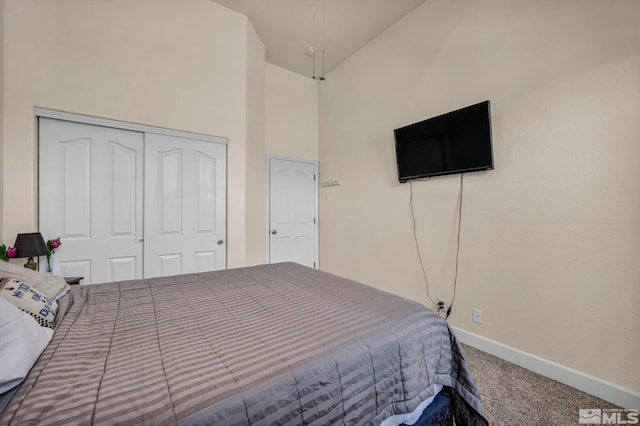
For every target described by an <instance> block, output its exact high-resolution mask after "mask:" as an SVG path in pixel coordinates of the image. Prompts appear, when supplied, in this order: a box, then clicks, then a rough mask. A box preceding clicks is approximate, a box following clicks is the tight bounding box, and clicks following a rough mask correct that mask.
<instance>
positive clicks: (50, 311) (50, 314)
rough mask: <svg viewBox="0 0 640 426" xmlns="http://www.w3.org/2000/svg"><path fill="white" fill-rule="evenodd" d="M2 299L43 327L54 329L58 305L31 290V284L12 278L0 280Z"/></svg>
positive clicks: (0, 295)
mask: <svg viewBox="0 0 640 426" xmlns="http://www.w3.org/2000/svg"><path fill="white" fill-rule="evenodd" d="M0 297H2V298H4V299H6V300H8V301H9V302H11V303H13V304H14V305H15V306H16V307H17V308H18V309H20V310H21V311H24V312H26V313H28V314H29V315H31V316H32V317H33V318H35V320H36V321H38V324H40V325H41V326H43V327H49V328H54V326H55V325H54V319H55V317H56V313H57V312H58V304H57V303H56V301H55V300H53V299H51V298H48V297H46V296H43V295H42V294H40V293H39V292H37V291H36V290H34V289H33V288H31V286H30V285H29V284H26V283H23V282H22V281H18V280H14V279H11V278H2V279H0Z"/></svg>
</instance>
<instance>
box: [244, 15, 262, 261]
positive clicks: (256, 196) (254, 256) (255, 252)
mask: <svg viewBox="0 0 640 426" xmlns="http://www.w3.org/2000/svg"><path fill="white" fill-rule="evenodd" d="M247 43H248V47H247V51H248V52H249V53H250V54H249V55H247V57H248V63H247V65H248V66H247V69H248V70H249V71H248V72H247V169H246V174H247V180H246V186H247V208H246V211H247V220H246V223H247V229H246V234H247V235H246V250H247V256H246V259H245V264H246V265H257V264H262V263H264V259H265V238H266V229H265V228H266V224H265V197H266V187H265V182H266V170H265V169H266V167H265V161H264V156H265V48H264V45H263V44H262V41H261V40H260V38H259V37H258V35H257V34H256V32H255V30H254V29H253V27H252V26H251V23H248V31H247Z"/></svg>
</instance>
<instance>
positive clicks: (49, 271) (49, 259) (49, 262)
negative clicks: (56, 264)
mask: <svg viewBox="0 0 640 426" xmlns="http://www.w3.org/2000/svg"><path fill="white" fill-rule="evenodd" d="M46 269H47V270H46V272H45V274H47V275H53V255H49V256H47V268H46Z"/></svg>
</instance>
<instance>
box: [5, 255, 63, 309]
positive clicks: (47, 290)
mask: <svg viewBox="0 0 640 426" xmlns="http://www.w3.org/2000/svg"><path fill="white" fill-rule="evenodd" d="M0 277H7V278H13V279H14V280H18V281H23V282H25V283H28V284H30V285H31V286H33V288H34V289H36V290H37V291H38V292H40V293H42V294H44V295H45V296H47V297H49V298H51V299H54V300H58V299H59V298H61V297H62V296H64V295H65V294H66V293H67V291H69V284H67V282H66V281H65V280H64V278H63V277H59V276H57V275H43V274H41V273H40V272H36V271H32V270H31V269H29V268H25V267H24V266H21V265H15V264H13V263H9V262H3V261H0Z"/></svg>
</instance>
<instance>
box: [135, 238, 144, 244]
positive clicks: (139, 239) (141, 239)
mask: <svg viewBox="0 0 640 426" xmlns="http://www.w3.org/2000/svg"><path fill="white" fill-rule="evenodd" d="M133 240H134V241H135V242H136V243H141V242H143V241H144V238H138V237H134V239H133Z"/></svg>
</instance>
